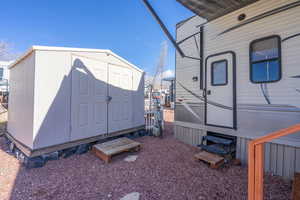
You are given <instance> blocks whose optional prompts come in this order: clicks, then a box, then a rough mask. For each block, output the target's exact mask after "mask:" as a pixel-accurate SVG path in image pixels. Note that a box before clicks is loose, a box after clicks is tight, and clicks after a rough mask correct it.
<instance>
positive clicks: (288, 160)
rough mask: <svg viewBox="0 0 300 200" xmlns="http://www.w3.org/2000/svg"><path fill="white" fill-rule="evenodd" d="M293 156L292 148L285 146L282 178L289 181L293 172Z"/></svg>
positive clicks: (294, 152)
mask: <svg viewBox="0 0 300 200" xmlns="http://www.w3.org/2000/svg"><path fill="white" fill-rule="evenodd" d="M295 155H296V151H295V148H294V147H289V146H285V150H284V163H283V176H284V177H285V178H289V179H291V178H292V177H293V174H294V172H295Z"/></svg>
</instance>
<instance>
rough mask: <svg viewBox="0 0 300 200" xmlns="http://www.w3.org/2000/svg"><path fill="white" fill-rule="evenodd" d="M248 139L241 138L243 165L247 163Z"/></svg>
mask: <svg viewBox="0 0 300 200" xmlns="http://www.w3.org/2000/svg"><path fill="white" fill-rule="evenodd" d="M246 143H247V142H246V139H245V138H241V145H242V146H241V161H242V164H246V163H247V159H246Z"/></svg>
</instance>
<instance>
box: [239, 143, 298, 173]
mask: <svg viewBox="0 0 300 200" xmlns="http://www.w3.org/2000/svg"><path fill="white" fill-rule="evenodd" d="M248 142H249V139H246V138H238V139H237V154H236V156H237V158H238V159H240V160H241V162H242V164H244V165H246V164H247V163H248V151H247V144H248ZM265 171H266V172H270V173H272V174H275V175H279V176H283V177H285V178H287V179H292V178H293V176H294V173H295V172H297V171H298V172H299V171H300V148H296V147H291V146H287V145H280V144H274V143H267V144H265Z"/></svg>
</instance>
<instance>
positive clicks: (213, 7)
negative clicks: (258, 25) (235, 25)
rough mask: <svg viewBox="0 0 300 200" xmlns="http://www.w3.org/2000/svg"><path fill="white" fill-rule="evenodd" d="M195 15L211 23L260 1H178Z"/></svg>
mask: <svg viewBox="0 0 300 200" xmlns="http://www.w3.org/2000/svg"><path fill="white" fill-rule="evenodd" d="M177 1H178V2H179V3H181V4H182V5H184V6H185V7H186V8H188V9H189V10H191V11H193V12H194V13H195V14H197V15H199V16H200V17H203V18H205V19H207V20H208V21H211V20H213V19H216V18H218V17H221V16H223V15H226V14H228V13H230V12H233V11H235V10H238V9H240V8H242V7H244V6H247V5H249V4H251V3H254V2H256V1H258V0H177Z"/></svg>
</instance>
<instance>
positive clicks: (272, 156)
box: [270, 143, 277, 174]
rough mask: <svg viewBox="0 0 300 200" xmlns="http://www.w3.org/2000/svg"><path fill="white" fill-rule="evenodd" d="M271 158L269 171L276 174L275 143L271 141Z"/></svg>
mask: <svg viewBox="0 0 300 200" xmlns="http://www.w3.org/2000/svg"><path fill="white" fill-rule="evenodd" d="M270 150H271V155H270V156H271V159H270V161H271V162H270V169H271V170H270V171H271V172H272V173H273V174H276V169H277V144H273V143H271V149H270Z"/></svg>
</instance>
